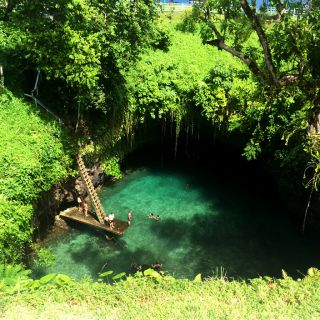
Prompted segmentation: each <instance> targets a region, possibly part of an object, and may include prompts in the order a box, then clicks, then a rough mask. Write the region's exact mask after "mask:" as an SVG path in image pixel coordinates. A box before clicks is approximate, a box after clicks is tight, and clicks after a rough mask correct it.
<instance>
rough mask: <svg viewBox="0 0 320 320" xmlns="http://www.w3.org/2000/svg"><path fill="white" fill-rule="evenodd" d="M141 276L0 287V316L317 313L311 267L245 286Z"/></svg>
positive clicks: (316, 280)
mask: <svg viewBox="0 0 320 320" xmlns="http://www.w3.org/2000/svg"><path fill="white" fill-rule="evenodd" d="M145 272H147V273H148V275H145V276H142V275H141V274H135V275H133V276H128V277H127V278H126V279H125V280H123V281H114V282H113V283H112V284H111V285H110V284H105V283H93V282H91V281H88V280H82V281H79V282H76V281H72V280H71V279H68V280H66V281H65V282H64V283H63V285H62V286H60V285H59V284H58V283H56V281H55V279H57V278H61V277H63V278H64V276H63V275H57V274H49V275H46V276H44V277H42V278H41V279H39V280H31V279H29V281H30V282H29V283H26V282H25V284H22V280H21V281H20V282H19V281H18V282H16V285H14V284H12V285H11V286H6V287H4V286H3V285H0V298H1V301H2V302H1V307H2V317H3V318H4V319H7V318H8V319H10V318H12V316H13V315H14V316H15V315H16V312H17V310H19V311H20V310H21V308H23V310H24V313H25V314H27V315H28V316H29V317H30V318H34V319H36V318H43V317H44V316H46V318H47V319H56V318H57V317H63V318H68V317H72V316H74V314H77V315H79V314H81V316H82V317H86V318H88V319H94V318H108V317H110V315H111V314H113V315H116V319H142V320H143V319H150V316H151V317H152V318H155V319H191V318H192V317H194V315H195V313H196V314H197V319H203V320H205V319H211V318H212V319H217V320H220V319H226V318H228V319H252V320H253V319H257V318H259V319H264V318H266V319H270V318H272V319H278V318H279V319H280V318H281V319H284V320H289V319H290V320H291V319H299V320H300V319H301V320H309V319H317V318H318V317H319V315H320V312H319V307H318V306H319V302H320V300H319V299H320V295H319V293H320V291H319V290H320V272H319V270H317V269H315V268H311V269H309V270H308V274H307V275H306V276H305V277H303V278H302V279H298V280H297V281H295V280H293V279H292V278H291V277H290V276H289V275H288V274H287V273H286V272H284V271H283V279H272V278H270V277H259V278H256V279H251V280H250V281H248V282H245V281H234V280H230V279H227V278H225V277H217V278H211V279H204V280H201V277H200V275H198V276H197V277H196V281H189V280H186V279H175V278H174V277H172V276H168V275H163V276H160V275H159V274H158V273H157V272H155V271H154V270H152V271H150V270H146V271H145ZM23 281H26V280H23ZM0 283H1V280H0ZM17 283H20V290H18V286H17ZM14 288H15V289H14ZM48 295H50V308H49V307H48ZM199 297H200V299H199ZM106 301H107V303H106ZM97 305H99V308H97Z"/></svg>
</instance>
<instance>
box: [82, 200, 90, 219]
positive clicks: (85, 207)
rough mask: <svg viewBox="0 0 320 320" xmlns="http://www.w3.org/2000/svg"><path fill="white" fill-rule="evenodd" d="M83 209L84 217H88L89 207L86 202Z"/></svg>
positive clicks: (83, 202)
mask: <svg viewBox="0 0 320 320" xmlns="http://www.w3.org/2000/svg"><path fill="white" fill-rule="evenodd" d="M82 208H83V213H84V215H85V216H86V217H87V216H88V209H89V206H88V202H87V201H86V200H83V201H82Z"/></svg>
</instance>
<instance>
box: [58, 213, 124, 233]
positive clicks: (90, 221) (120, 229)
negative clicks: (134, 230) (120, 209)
mask: <svg viewBox="0 0 320 320" xmlns="http://www.w3.org/2000/svg"><path fill="white" fill-rule="evenodd" d="M59 216H60V217H61V218H66V219H70V220H73V221H77V222H80V223H84V224H87V225H89V226H92V227H95V228H98V229H102V230H105V231H107V232H110V233H113V234H116V235H119V236H121V235H123V234H124V232H125V231H126V230H127V229H128V227H129V225H128V223H127V222H126V221H122V220H117V219H115V220H114V227H113V228H110V227H109V226H108V225H105V224H101V223H100V222H99V221H98V220H97V219H95V218H94V217H93V216H91V215H90V214H89V215H88V216H87V217H86V216H85V215H84V214H83V213H82V212H81V211H79V210H78V208H76V207H73V208H69V209H67V210H65V211H61V212H60V214H59Z"/></svg>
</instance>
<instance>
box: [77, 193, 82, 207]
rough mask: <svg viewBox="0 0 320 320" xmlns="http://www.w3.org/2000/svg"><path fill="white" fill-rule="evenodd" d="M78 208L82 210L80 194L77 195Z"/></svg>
mask: <svg viewBox="0 0 320 320" xmlns="http://www.w3.org/2000/svg"><path fill="white" fill-rule="evenodd" d="M77 203H78V210H79V211H82V200H81V197H80V195H78V196H77Z"/></svg>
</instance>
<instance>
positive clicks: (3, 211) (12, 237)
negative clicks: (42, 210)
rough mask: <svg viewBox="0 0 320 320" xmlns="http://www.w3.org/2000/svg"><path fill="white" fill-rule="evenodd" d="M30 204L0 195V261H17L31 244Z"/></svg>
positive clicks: (31, 211)
mask: <svg viewBox="0 0 320 320" xmlns="http://www.w3.org/2000/svg"><path fill="white" fill-rule="evenodd" d="M32 214H33V210H32V206H31V205H30V204H29V205H22V204H21V203H19V202H17V201H9V200H8V199H6V198H5V197H4V196H3V195H0V261H1V262H3V261H8V262H19V261H22V259H23V257H24V252H25V249H26V248H27V247H28V246H29V245H30V244H31V235H32V227H31V218H32Z"/></svg>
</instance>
